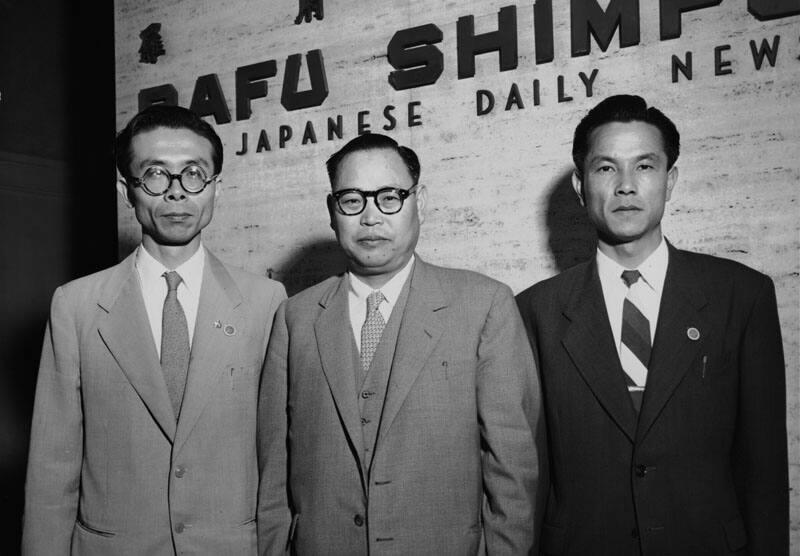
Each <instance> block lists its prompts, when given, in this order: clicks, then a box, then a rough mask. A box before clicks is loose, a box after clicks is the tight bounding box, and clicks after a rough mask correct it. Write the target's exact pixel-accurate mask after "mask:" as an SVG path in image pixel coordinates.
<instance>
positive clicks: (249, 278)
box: [223, 263, 286, 297]
mask: <svg viewBox="0 0 800 556" xmlns="http://www.w3.org/2000/svg"><path fill="white" fill-rule="evenodd" d="M223 264H224V263H223ZM224 266H225V270H227V271H228V274H230V275H231V278H233V280H234V281H235V282H236V283H237V284H240V285H244V286H246V287H247V288H248V289H250V290H258V291H265V292H268V293H271V294H280V295H283V297H286V294H285V292H286V290H285V288H284V287H283V284H281V283H280V282H278V281H276V280H273V279H272V278H268V277H267V276H263V275H261V274H256V273H255V272H250V271H249V270H245V269H243V268H239V267H237V266H231V265H228V264H225V265H224Z"/></svg>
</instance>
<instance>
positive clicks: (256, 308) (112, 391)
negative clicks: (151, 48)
mask: <svg viewBox="0 0 800 556" xmlns="http://www.w3.org/2000/svg"><path fill="white" fill-rule="evenodd" d="M117 166H118V169H119V172H120V175H121V177H120V180H119V184H118V189H119V191H120V193H121V194H122V195H123V197H124V198H125V200H126V201H127V202H128V204H129V205H130V206H132V207H133V209H134V210H135V213H136V218H137V220H138V221H139V223H140V224H141V227H142V244H141V245H140V246H139V247H138V249H137V250H136V251H135V252H134V253H133V254H131V255H130V256H129V257H127V258H126V259H125V260H123V261H122V262H121V263H119V264H118V265H116V266H114V267H112V268H109V269H107V270H104V271H102V272H98V273H97V274H93V275H91V276H87V277H84V278H81V279H78V280H75V281H73V282H70V283H68V284H66V285H64V286H62V287H60V288H59V289H58V290H57V291H56V293H55V295H54V296H53V303H52V312H51V316H50V321H49V324H48V327H47V332H46V334H45V341H44V348H43V351H42V360H41V365H40V368H39V377H38V385H37V389H36V402H35V408H34V417H33V426H32V432H31V446H30V454H29V459H28V477H27V483H26V493H25V516H24V531H23V553H24V554H26V555H46V556H52V555H59V554H70V553H71V554H80V555H92V554H97V555H108V554H131V555H140V554H153V555H162V554H164V555H169V554H184V553H192V554H209V555H217V554H237V555H238V554H254V553H255V552H256V525H255V517H256V494H257V484H258V471H257V464H256V403H257V391H258V383H259V379H260V373H261V368H262V363H263V360H264V355H265V353H266V344H267V338H268V335H269V330H270V328H271V326H272V317H273V314H274V312H275V309H276V308H277V306H278V304H279V303H280V302H281V301H282V300H283V299H284V298H285V293H284V289H283V287H282V286H281V285H280V284H278V283H276V282H273V281H271V280H269V279H267V278H265V277H261V276H256V275H252V274H249V273H246V272H244V271H242V270H238V269H235V268H232V267H229V266H227V265H225V264H223V263H222V262H220V261H219V260H218V259H217V258H216V257H215V256H214V255H212V254H211V253H210V252H209V251H207V250H206V249H205V248H204V247H203V245H202V242H201V239H200V236H201V231H202V229H203V228H204V227H205V226H206V225H207V224H208V223H209V222H210V221H211V217H212V214H213V210H214V201H215V198H216V196H217V194H218V193H219V189H218V182H219V173H220V171H221V169H222V144H221V142H220V139H219V137H218V136H217V134H216V133H215V132H214V130H213V129H212V128H211V126H210V125H208V124H207V123H206V122H204V121H203V120H201V119H200V118H198V117H197V116H196V115H195V114H193V113H192V112H190V111H189V110H186V109H184V108H179V107H175V106H153V107H150V108H148V109H146V110H144V111H142V112H141V113H140V114H138V115H136V116H135V117H134V118H133V119H132V120H131V121H130V123H129V124H128V126H127V127H126V128H125V129H124V130H123V131H122V132H121V133H120V134H119V135H118V137H117Z"/></svg>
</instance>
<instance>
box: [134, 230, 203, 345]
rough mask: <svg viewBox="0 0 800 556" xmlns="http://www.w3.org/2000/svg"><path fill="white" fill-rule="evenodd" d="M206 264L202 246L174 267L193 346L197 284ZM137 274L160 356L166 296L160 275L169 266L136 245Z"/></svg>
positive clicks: (166, 270)
mask: <svg viewBox="0 0 800 556" xmlns="http://www.w3.org/2000/svg"><path fill="white" fill-rule="evenodd" d="M205 263H206V250H205V248H204V247H203V246H202V245H201V246H200V247H199V248H198V249H197V251H196V252H195V254H194V255H192V256H191V257H189V260H187V261H186V262H185V263H183V264H182V265H180V266H179V267H178V268H176V269H174V270H175V271H176V272H177V273H178V274H180V276H181V278H182V281H181V283H180V284H179V285H178V301H179V302H180V304H181V307H182V308H183V313H184V314H185V315H186V324H187V325H188V327H189V345H190V346H191V345H192V337H193V336H194V323H195V321H196V320H197V308H198V306H199V305H200V286H201V285H202V283H203V267H205ZM134 264H135V266H136V274H137V275H138V276H139V286H141V288H142V297H143V298H144V308H145V310H146V311H147V318H148V320H149V321H150V330H152V332H153V341H154V342H155V344H156V353H158V357H159V359H160V358H161V317H162V314H163V312H164V299H165V298H166V297H167V280H166V278H164V276H163V274H164V273H165V272H169V270H170V269H168V268H167V267H165V266H164V265H163V264H161V263H160V262H158V261H157V260H156V259H155V258H154V257H153V256H152V255H151V254H150V253H148V252H147V249H145V248H144V245H139V248H138V250H137V252H136V259H135V263H134Z"/></svg>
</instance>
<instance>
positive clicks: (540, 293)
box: [517, 261, 591, 307]
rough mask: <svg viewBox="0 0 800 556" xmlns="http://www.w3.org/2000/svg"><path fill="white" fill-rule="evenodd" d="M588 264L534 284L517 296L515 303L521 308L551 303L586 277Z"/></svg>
mask: <svg viewBox="0 0 800 556" xmlns="http://www.w3.org/2000/svg"><path fill="white" fill-rule="evenodd" d="M589 264H591V261H584V262H582V263H578V264H576V265H575V266H572V267H570V268H568V269H566V270H564V271H562V272H559V273H558V274H556V275H555V276H551V277H549V278H545V279H544V280H541V281H539V282H536V283H535V284H533V285H531V286H529V287H528V288H526V289H524V290H522V291H521V292H520V293H518V294H517V303H518V304H519V305H520V307H522V306H526V305H540V304H541V303H543V302H545V301H553V300H554V299H556V298H558V297H559V295H560V292H562V291H564V290H571V289H572V287H573V284H575V283H576V282H578V280H579V279H580V278H582V277H583V276H585V275H586V271H587V267H588V266H589Z"/></svg>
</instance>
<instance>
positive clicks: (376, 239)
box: [358, 236, 389, 244]
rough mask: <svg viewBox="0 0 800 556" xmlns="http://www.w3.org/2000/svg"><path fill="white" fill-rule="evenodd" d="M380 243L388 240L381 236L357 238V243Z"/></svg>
mask: <svg viewBox="0 0 800 556" xmlns="http://www.w3.org/2000/svg"><path fill="white" fill-rule="evenodd" d="M381 241H389V240H388V238H385V237H383V236H363V237H360V238H358V242H359V243H367V244H371V243H380V242H381Z"/></svg>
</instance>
